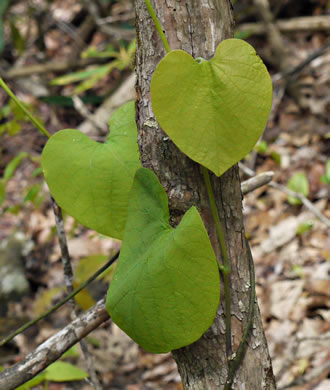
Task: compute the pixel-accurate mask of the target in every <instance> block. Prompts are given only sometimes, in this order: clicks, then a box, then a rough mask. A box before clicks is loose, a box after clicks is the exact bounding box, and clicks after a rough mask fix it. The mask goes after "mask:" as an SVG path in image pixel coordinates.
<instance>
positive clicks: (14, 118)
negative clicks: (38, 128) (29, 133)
mask: <svg viewBox="0 0 330 390" xmlns="http://www.w3.org/2000/svg"><path fill="white" fill-rule="evenodd" d="M22 104H23V105H24V107H25V109H26V110H29V111H30V112H33V113H34V111H35V109H34V107H33V106H32V105H30V104H24V103H22ZM34 115H35V113H34ZM35 116H36V117H37V115H35ZM38 119H39V121H40V118H38ZM27 123H30V120H29V118H28V117H27V115H26V114H25V113H24V112H22V110H21V109H20V108H19V107H18V106H17V105H16V104H15V102H13V101H12V100H10V101H9V103H8V104H6V105H4V106H3V107H2V108H1V109H0V136H1V135H3V134H4V133H7V134H9V135H11V136H13V135H16V134H18V133H19V132H20V131H21V130H22V127H23V126H24V125H25V124H27Z"/></svg>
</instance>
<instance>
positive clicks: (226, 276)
mask: <svg viewBox="0 0 330 390" xmlns="http://www.w3.org/2000/svg"><path fill="white" fill-rule="evenodd" d="M145 4H146V6H147V8H148V11H149V14H150V16H151V17H152V20H153V21H154V23H155V26H156V29H157V31H158V34H159V36H160V39H161V40H162V42H163V45H164V48H165V50H166V52H167V53H169V52H170V51H171V48H170V46H169V44H168V42H167V39H166V37H165V34H164V31H163V29H162V26H161V24H160V22H159V20H158V18H157V15H156V12H155V10H154V9H153V7H152V5H151V3H150V1H149V0H145ZM199 60H204V59H203V58H199ZM201 167H202V170H203V175H204V180H205V184H206V188H207V193H208V197H209V200H210V205H211V211H212V215H213V219H214V223H215V225H216V230H217V235H218V240H219V244H220V249H221V253H222V257H223V266H222V265H220V264H219V263H218V265H219V269H220V271H221V273H222V276H223V282H224V291H225V324H226V336H225V337H226V354H227V357H229V356H230V355H231V353H232V341H231V308H230V306H231V304H230V295H231V294H230V261H229V257H228V252H227V247H226V241H225V235H224V233H223V229H222V226H221V222H220V218H219V214H218V209H217V206H216V203H215V197H214V194H213V189H212V185H211V181H210V176H209V171H208V169H207V168H205V167H203V166H202V165H201Z"/></svg>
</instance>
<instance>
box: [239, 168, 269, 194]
mask: <svg viewBox="0 0 330 390" xmlns="http://www.w3.org/2000/svg"><path fill="white" fill-rule="evenodd" d="M273 177H274V172H272V171H268V172H262V173H260V175H257V176H254V177H251V179H248V180H245V181H243V182H242V183H241V191H242V194H243V195H246V194H248V193H249V192H252V191H254V190H256V189H257V188H259V187H262V186H264V185H266V184H268V183H270V182H271V181H272V179H273Z"/></svg>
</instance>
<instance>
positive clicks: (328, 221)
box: [269, 181, 330, 228]
mask: <svg viewBox="0 0 330 390" xmlns="http://www.w3.org/2000/svg"><path fill="white" fill-rule="evenodd" d="M269 186H270V187H273V188H275V189H277V190H280V191H282V192H284V193H285V194H287V195H289V196H292V197H293V198H296V199H299V200H300V201H301V202H302V203H303V205H304V206H305V207H306V208H308V210H309V211H311V212H312V213H313V214H314V215H315V216H316V217H317V218H318V219H319V220H320V221H321V222H323V223H324V224H325V225H326V226H327V227H328V228H330V219H329V218H327V217H326V216H325V215H323V214H322V213H321V211H320V210H319V209H317V208H316V207H315V206H314V205H313V203H312V202H311V201H310V200H308V199H307V198H306V197H305V196H304V195H303V194H300V193H299V192H294V191H291V190H290V189H289V188H288V187H285V186H283V185H282V184H278V183H275V182H273V181H272V182H270V183H269Z"/></svg>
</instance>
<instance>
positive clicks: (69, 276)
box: [51, 197, 102, 390]
mask: <svg viewBox="0 0 330 390" xmlns="http://www.w3.org/2000/svg"><path fill="white" fill-rule="evenodd" d="M51 200H52V206H53V211H54V215H55V223H56V231H57V235H58V240H59V244H60V248H61V260H62V265H63V271H64V282H65V285H66V290H67V293H68V294H72V293H73V291H74V287H73V270H72V263H71V256H70V252H69V247H68V241H67V239H66V235H65V228H64V221H63V216H62V210H61V208H60V207H59V205H58V204H57V203H56V201H55V199H54V198H53V197H51ZM69 302H70V303H71V306H72V313H71V319H76V318H77V316H78V308H77V306H76V303H75V300H74V299H71V300H70V301H69ZM79 344H80V348H81V350H82V352H83V355H84V357H85V361H86V364H87V367H88V373H89V376H90V380H91V384H92V387H93V388H94V389H95V390H102V387H101V384H100V381H99V380H98V377H97V375H96V371H95V367H94V360H93V357H92V356H91V354H90V353H89V351H88V347H87V345H86V344H85V342H84V340H80V341H79Z"/></svg>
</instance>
